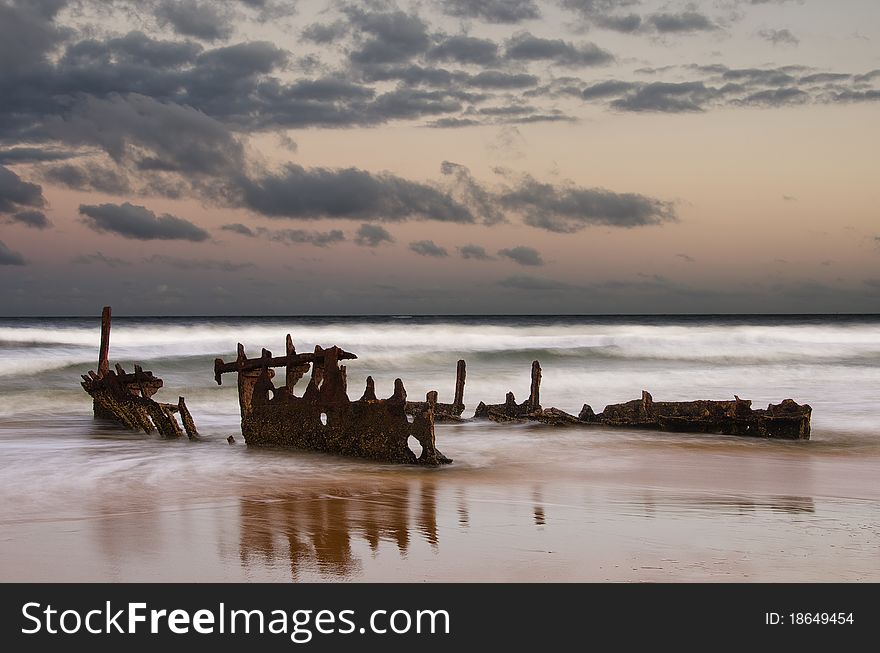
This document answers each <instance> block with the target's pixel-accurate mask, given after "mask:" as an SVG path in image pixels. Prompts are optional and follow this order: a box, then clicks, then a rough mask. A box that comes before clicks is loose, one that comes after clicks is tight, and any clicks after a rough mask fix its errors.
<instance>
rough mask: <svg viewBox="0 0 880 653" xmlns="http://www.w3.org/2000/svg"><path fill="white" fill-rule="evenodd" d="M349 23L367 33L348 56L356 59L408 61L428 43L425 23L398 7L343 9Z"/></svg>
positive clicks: (423, 50) (385, 61)
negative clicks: (384, 9)
mask: <svg viewBox="0 0 880 653" xmlns="http://www.w3.org/2000/svg"><path fill="white" fill-rule="evenodd" d="M346 14H347V16H348V20H349V23H350V24H351V26H352V28H353V30H354V31H355V32H356V33H358V34H363V35H367V36H368V38H366V39H365V40H364V41H363V42H362V43H361V45H360V46H359V48H358V49H356V50H354V51H353V52H352V53H351V54H350V55H349V57H350V58H351V60H352V61H353V62H355V63H359V64H371V63H393V62H400V61H407V60H408V59H410V58H411V57H413V56H415V55H418V54H422V53H424V52H425V51H426V50H427V49H428V46H429V45H430V42H431V41H430V39H429V38H428V26H427V25H426V24H425V22H424V21H423V20H422V19H421V18H420V17H419V16H417V15H415V14H407V13H404V12H402V11H400V10H397V11H387V12H384V11H364V10H362V9H360V8H358V7H356V6H350V7H348V8H347V9H346Z"/></svg>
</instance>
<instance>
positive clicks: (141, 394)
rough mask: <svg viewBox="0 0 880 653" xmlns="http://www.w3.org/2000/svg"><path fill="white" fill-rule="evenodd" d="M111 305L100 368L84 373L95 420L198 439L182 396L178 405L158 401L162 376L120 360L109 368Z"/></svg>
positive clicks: (105, 315)
mask: <svg viewBox="0 0 880 653" xmlns="http://www.w3.org/2000/svg"><path fill="white" fill-rule="evenodd" d="M109 354H110V307H109V306H105V307H104V311H103V312H102V313H101V347H100V350H99V352H98V371H97V372H95V371H94V370H89V373H88V375H86V374H83V375H82V384H81V385H82V387H83V389H84V390H85V391H86V392H87V393H88V394H89V396H90V397H91V398H92V401H93V410H94V414H95V418H96V419H110V420H115V421H116V422H119V423H120V424H121V425H122V426H124V427H125V428H128V429H131V430H132V431H139V430H140V431H143V432H144V433H154V432H156V431H158V432H159V435H161V436H162V437H165V438H179V437H181V436H182V435H183V432H184V431H186V434H187V436H188V437H189V439H190V440H196V439H198V437H199V433H198V431H197V430H196V425H195V422H194V421H193V418H192V415H190V412H189V410H188V409H187V407H186V402H185V401H184V399H183V397H178V400H177V404H164V403H159V402H158V401H155V400H154V399H153V395H154V394H156V392H158V390H159V388H161V387H162V385H163V382H162V379H160V378H158V377H155V376H153V373H152V372H150V371H144V370H143V369H141V366H140V365H135V366H134V373H133V374H132V373H128V372H126V371H125V370H124V369H123V367H122V365H120V364H119V363H117V364H116V365H115V366H114V369H112V370H111V369H110V358H109ZM175 413H177V414H179V415H180V421H181V422H183V429H181V428H180V424H178V422H177V418H176V417H175Z"/></svg>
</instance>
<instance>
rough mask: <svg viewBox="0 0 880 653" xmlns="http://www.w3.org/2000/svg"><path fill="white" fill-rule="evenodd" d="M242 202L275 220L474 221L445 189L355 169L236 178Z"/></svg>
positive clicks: (290, 169)
mask: <svg viewBox="0 0 880 653" xmlns="http://www.w3.org/2000/svg"><path fill="white" fill-rule="evenodd" d="M240 186H241V198H240V204H241V205H242V206H244V207H246V208H248V209H251V210H253V211H257V212H258V213H261V214H262V215H265V216H268V217H273V218H299V219H306V220H317V219H321V218H345V219H349V220H362V221H363V220H373V221H388V222H401V221H404V220H409V219H425V220H437V221H440V222H456V223H473V222H475V221H476V220H475V218H474V215H473V213H472V212H471V210H470V209H469V208H468V207H467V206H465V205H463V204H461V203H460V202H458V201H456V200H455V199H454V198H452V197H451V196H450V195H449V194H448V193H446V192H443V191H442V190H438V189H436V188H434V187H432V186H428V185H426V184H422V183H419V182H414V181H409V180H407V179H404V178H402V177H398V176H397V175H393V174H390V173H371V172H367V171H366V170H360V169H358V168H342V169H333V168H304V167H302V166H299V165H294V164H288V165H286V166H285V167H284V168H283V169H282V171H281V172H278V173H274V174H266V175H263V176H261V177H258V178H256V179H249V178H243V179H241V180H240Z"/></svg>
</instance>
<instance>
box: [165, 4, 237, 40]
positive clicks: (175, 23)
mask: <svg viewBox="0 0 880 653" xmlns="http://www.w3.org/2000/svg"><path fill="white" fill-rule="evenodd" d="M156 18H157V19H158V20H159V24H160V25H164V24H170V25H171V27H172V29H173V30H174V31H175V32H177V33H178V34H182V35H184V36H194V37H196V38H199V39H204V40H206V41H216V40H219V39H227V38H229V37H230V36H231V35H232V16H231V15H230V14H229V13H228V12H223V11H222V10H221V9H220V8H219V7H218V6H217V4H216V3H213V2H209V1H208V0H163V1H162V2H160V3H159V4H158V5H157V6H156Z"/></svg>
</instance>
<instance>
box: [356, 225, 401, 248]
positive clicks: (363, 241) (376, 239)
mask: <svg viewBox="0 0 880 653" xmlns="http://www.w3.org/2000/svg"><path fill="white" fill-rule="evenodd" d="M354 242H355V244H357V245H360V246H362V247H378V246H379V245H381V244H382V243H393V242H394V237H393V236H392V235H391V234H390V233H388V230H387V229H385V227H380V226H379V225H377V224H362V225H361V226H360V228H359V229H358V230H357V234H356V235H355V239H354Z"/></svg>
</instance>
